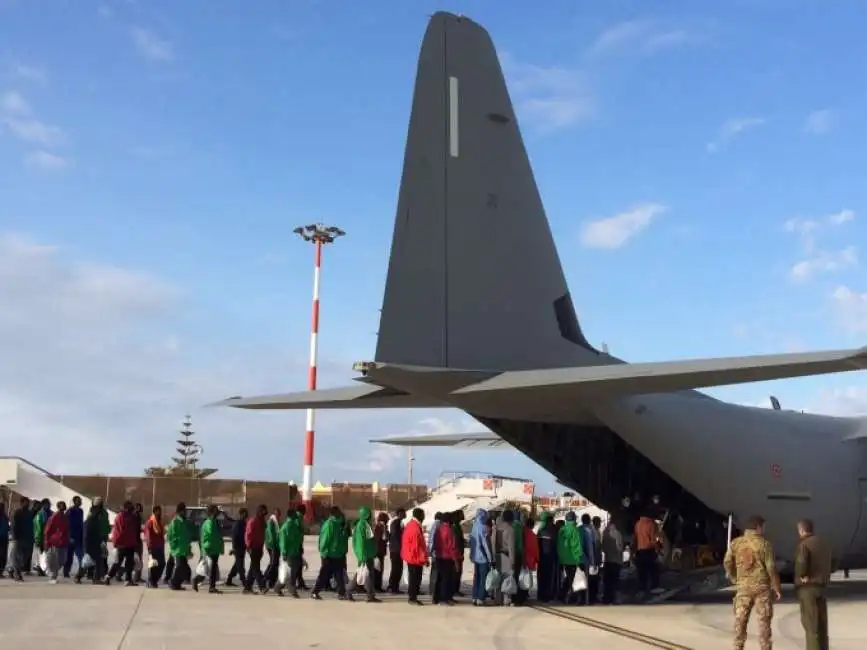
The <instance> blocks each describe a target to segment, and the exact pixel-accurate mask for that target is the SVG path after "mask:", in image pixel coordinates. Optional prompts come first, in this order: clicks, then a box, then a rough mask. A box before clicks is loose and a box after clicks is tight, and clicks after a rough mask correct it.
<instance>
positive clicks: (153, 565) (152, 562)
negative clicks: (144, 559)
mask: <svg viewBox="0 0 867 650" xmlns="http://www.w3.org/2000/svg"><path fill="white" fill-rule="evenodd" d="M159 565H160V563H159V562H157V559H156V558H155V557H149V558H148V569H156V568H157V567H158V566H159Z"/></svg>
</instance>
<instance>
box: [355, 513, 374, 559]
mask: <svg viewBox="0 0 867 650" xmlns="http://www.w3.org/2000/svg"><path fill="white" fill-rule="evenodd" d="M352 552H353V553H354V554H355V559H356V560H357V561H358V564H359V565H362V564H364V563H365V562H367V561H368V560H372V559H373V558H375V557H376V537H374V535H373V528H372V527H371V526H370V508H368V507H367V506H362V507H361V510H359V512H358V523H356V524H355V529H354V530H353V531H352Z"/></svg>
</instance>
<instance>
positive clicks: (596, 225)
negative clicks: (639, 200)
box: [581, 203, 668, 249]
mask: <svg viewBox="0 0 867 650" xmlns="http://www.w3.org/2000/svg"><path fill="white" fill-rule="evenodd" d="M667 209H668V208H667V207H666V206H664V205H661V204H659V203H643V204H640V205H636V206H633V207H631V208H629V209H628V210H626V211H624V212H621V213H620V214H616V215H614V216H613V217H607V218H605V219H597V220H595V221H590V222H587V223H585V224H584V226H583V227H582V229H581V243H582V244H583V245H584V246H586V247H587V248H607V249H613V248H620V247H621V246H623V245H624V244H626V243H627V242H628V241H629V240H630V239H632V238H633V237H635V236H636V235H638V234H639V233H641V232H642V231H644V230H645V229H646V228H647V227H648V226H649V225H650V224H651V222H652V221H653V220H654V219H655V218H656V217H658V216H659V215H661V214H663V213H664V212H665V211H666V210H667Z"/></svg>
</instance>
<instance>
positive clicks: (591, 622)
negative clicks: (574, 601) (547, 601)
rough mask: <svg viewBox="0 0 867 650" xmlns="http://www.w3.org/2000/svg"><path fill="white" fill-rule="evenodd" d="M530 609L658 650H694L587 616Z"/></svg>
mask: <svg viewBox="0 0 867 650" xmlns="http://www.w3.org/2000/svg"><path fill="white" fill-rule="evenodd" d="M530 607H531V608H532V609H535V610H536V611H537V612H542V613H543V614H550V615H551V616H557V617H559V618H562V619H565V620H567V621H572V622H573V623H580V624H581V625H586V626H587V627H592V628H595V629H597V630H601V631H603V632H609V633H611V634H616V635H617V636H620V637H624V638H627V639H632V640H633V641H637V642H639V643H643V644H644V645H648V646H650V647H652V648H660V649H661V650H694V649H693V648H690V647H689V646H685V645H681V644H680V643H674V642H673V641H666V640H665V639H660V638H658V637H655V636H650V635H649V634H642V633H641V632H636V631H634V630H628V629H626V628H625V627H620V626H618V625H612V624H611V623H604V622H602V621H599V620H596V619H594V618H588V617H587V616H581V615H580V614H575V613H573V612H565V611H563V610H560V609H555V608H554V607H547V606H545V605H530Z"/></svg>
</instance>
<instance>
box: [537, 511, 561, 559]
mask: <svg viewBox="0 0 867 650" xmlns="http://www.w3.org/2000/svg"><path fill="white" fill-rule="evenodd" d="M539 521H540V522H541V526H539V532H538V533H537V535H536V536H537V538H538V539H539V556H540V558H547V557H556V556H557V532H558V531H557V527H556V526H555V525H554V519H553V517H551V513H550V512H543V513H542V515H541V516H540V517H539Z"/></svg>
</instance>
